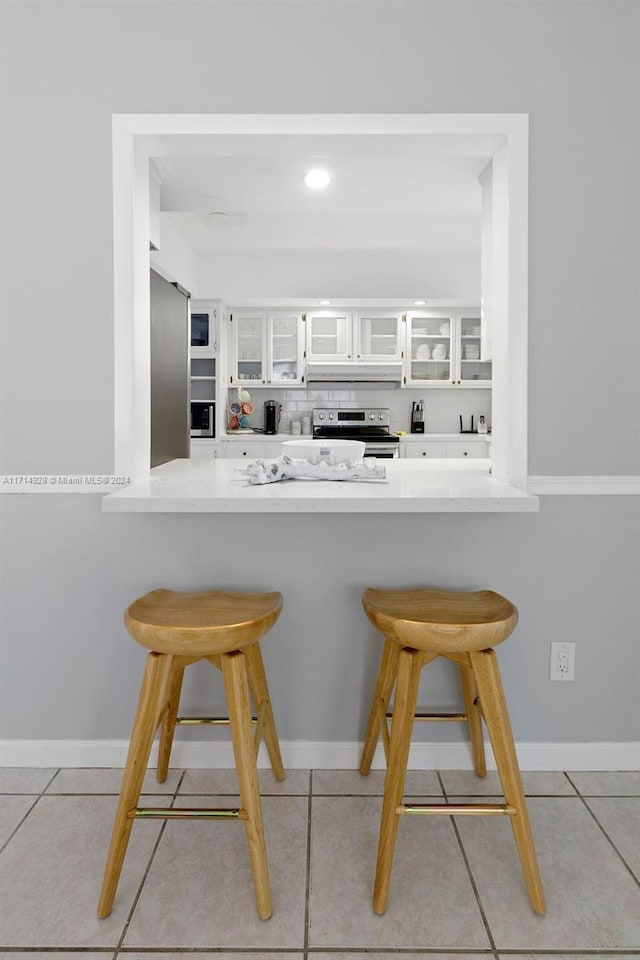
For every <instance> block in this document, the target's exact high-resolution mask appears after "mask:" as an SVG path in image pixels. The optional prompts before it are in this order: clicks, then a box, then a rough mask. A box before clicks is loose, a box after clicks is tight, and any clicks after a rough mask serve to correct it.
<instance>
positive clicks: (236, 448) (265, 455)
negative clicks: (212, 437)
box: [225, 440, 280, 460]
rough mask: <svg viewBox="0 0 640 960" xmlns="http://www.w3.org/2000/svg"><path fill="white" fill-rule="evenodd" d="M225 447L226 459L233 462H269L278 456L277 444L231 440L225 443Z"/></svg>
mask: <svg viewBox="0 0 640 960" xmlns="http://www.w3.org/2000/svg"><path fill="white" fill-rule="evenodd" d="M225 447H226V455H227V457H228V458H231V459H234V460H271V459H272V458H274V457H278V456H280V449H279V444H277V443H273V444H272V443H260V442H256V441H255V440H249V441H247V442H246V443H243V442H242V440H233V441H231V442H230V443H225ZM276 448H277V449H276Z"/></svg>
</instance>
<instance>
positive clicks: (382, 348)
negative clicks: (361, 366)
mask: <svg viewBox="0 0 640 960" xmlns="http://www.w3.org/2000/svg"><path fill="white" fill-rule="evenodd" d="M402 318H403V315H402V313H396V312H394V311H392V310H388V311H386V312H385V311H380V310H369V311H364V310H363V311H361V312H360V311H359V312H358V313H356V314H355V317H354V321H353V333H354V338H353V343H354V351H355V358H356V360H365V361H369V360H401V359H402V348H403V343H402V340H403V337H402V334H403V330H404V328H403V325H402Z"/></svg>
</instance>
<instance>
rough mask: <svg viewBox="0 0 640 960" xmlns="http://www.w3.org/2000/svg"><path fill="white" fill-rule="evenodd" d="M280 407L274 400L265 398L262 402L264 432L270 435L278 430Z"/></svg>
mask: <svg viewBox="0 0 640 960" xmlns="http://www.w3.org/2000/svg"><path fill="white" fill-rule="evenodd" d="M281 410H282V407H281V405H280V404H279V403H276V401H275V400H265V404H264V432H265V433H268V434H270V435H273V434H276V433H277V432H278V425H279V423H280V411H281Z"/></svg>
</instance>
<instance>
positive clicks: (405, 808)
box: [396, 803, 517, 817]
mask: <svg viewBox="0 0 640 960" xmlns="http://www.w3.org/2000/svg"><path fill="white" fill-rule="evenodd" d="M396 813H397V814H402V813H427V814H443V815H444V816H447V817H455V816H461V815H467V814H476V815H478V814H480V815H482V814H485V815H486V814H490V815H491V814H493V815H497V816H500V815H505V816H509V817H512V816H514V815H515V814H516V813H517V810H516V809H515V807H512V806H511V805H510V804H508V803H401V804H400V805H399V806H397V807H396Z"/></svg>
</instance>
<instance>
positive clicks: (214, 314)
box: [189, 301, 218, 358]
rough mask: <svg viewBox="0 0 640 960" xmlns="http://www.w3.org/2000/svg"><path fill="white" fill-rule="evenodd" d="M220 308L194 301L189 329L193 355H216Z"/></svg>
mask: <svg viewBox="0 0 640 960" xmlns="http://www.w3.org/2000/svg"><path fill="white" fill-rule="evenodd" d="M217 318H218V308H217V307H216V306H214V305H213V304H209V303H206V302H203V301H195V302H194V301H192V302H191V310H190V321H189V324H190V325H189V329H190V332H191V348H190V349H191V357H192V358H194V357H215V355H216V351H217V344H216V324H217Z"/></svg>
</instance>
